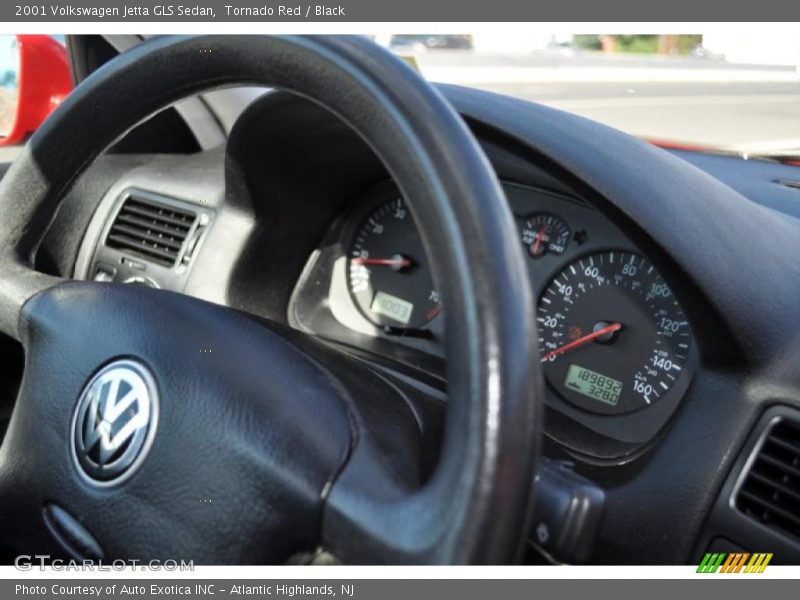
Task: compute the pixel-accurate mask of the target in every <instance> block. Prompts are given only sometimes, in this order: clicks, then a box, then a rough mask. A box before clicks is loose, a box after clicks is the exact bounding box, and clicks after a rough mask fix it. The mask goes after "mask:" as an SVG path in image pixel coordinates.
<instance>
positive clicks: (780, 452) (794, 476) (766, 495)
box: [736, 418, 800, 538]
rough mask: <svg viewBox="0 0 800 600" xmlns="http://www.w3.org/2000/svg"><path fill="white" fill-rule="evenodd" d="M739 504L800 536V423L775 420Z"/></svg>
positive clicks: (768, 523) (753, 515)
mask: <svg viewBox="0 0 800 600" xmlns="http://www.w3.org/2000/svg"><path fill="white" fill-rule="evenodd" d="M736 507H737V508H738V509H739V510H740V511H742V512H743V513H744V514H746V515H747V516H749V517H751V518H753V519H756V520H757V521H760V522H761V523H763V524H764V525H766V526H768V527H770V528H773V529H777V530H779V531H782V532H784V533H788V534H789V535H791V536H794V537H796V538H800V422H797V421H791V420H788V419H785V418H784V419H780V420H778V421H777V422H773V423H772V424H771V426H770V428H769V429H768V431H767V432H766V434H765V435H764V441H763V443H762V444H761V446H760V447H757V449H756V454H755V455H754V456H753V457H752V459H751V460H750V466H749V469H748V471H747V472H746V474H745V476H744V478H743V479H742V483H741V486H740V487H739V491H738V493H737V494H736Z"/></svg>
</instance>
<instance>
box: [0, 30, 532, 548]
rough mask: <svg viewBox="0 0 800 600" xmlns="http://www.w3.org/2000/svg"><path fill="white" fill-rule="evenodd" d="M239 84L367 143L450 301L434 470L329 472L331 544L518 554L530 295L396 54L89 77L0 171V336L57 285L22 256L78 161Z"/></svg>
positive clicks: (451, 124)
mask: <svg viewBox="0 0 800 600" xmlns="http://www.w3.org/2000/svg"><path fill="white" fill-rule="evenodd" d="M238 84H258V85H266V86H275V87H280V88H283V89H286V90H288V91H291V92H294V93H297V94H300V95H302V96H305V97H307V98H309V99H311V100H313V101H314V102H317V103H319V104H321V105H322V106H324V107H325V108H327V109H328V110H330V111H332V112H334V113H335V114H337V115H338V116H339V117H340V118H342V119H343V120H344V121H345V122H346V123H348V124H349V125H350V126H351V127H352V128H353V129H354V130H356V131H357V132H358V133H359V134H360V135H361V136H362V137H363V138H364V139H365V140H366V141H367V143H369V144H370V146H371V147H372V148H373V149H374V150H375V152H376V153H377V154H378V155H379V156H380V157H381V158H382V160H383V161H384V163H385V164H386V166H387V168H388V170H389V172H390V174H391V175H392V176H393V178H394V179H395V181H396V182H397V183H398V185H399V187H400V189H401V190H402V191H403V193H404V196H405V197H406V198H407V201H408V204H409V207H410V209H411V211H412V214H413V215H414V217H415V220H416V222H417V223H418V227H419V230H420V234H421V237H422V239H423V243H424V246H425V249H426V251H427V253H428V256H431V257H435V259H434V260H433V261H432V262H433V264H432V269H433V273H434V277H435V278H436V280H437V282H439V288H440V290H441V295H442V300H443V303H444V305H445V306H447V317H446V321H445V325H446V326H445V331H446V336H445V350H446V356H447V357H448V380H449V384H448V386H449V397H450V398H451V401H450V402H449V403H448V408H447V416H446V418H447V426H446V433H445V439H444V443H443V450H442V454H441V458H440V461H439V464H438V466H437V468H436V471H435V473H434V475H433V477H432V478H431V479H430V481H429V482H428V483H426V484H425V485H424V486H423V487H422V488H421V489H420V490H417V491H414V493H410V494H408V495H405V496H403V497H402V498H390V499H386V498H383V499H378V498H376V497H374V496H370V495H364V494H362V492H363V489H360V486H359V485H358V483H355V484H354V485H350V486H347V485H341V484H340V482H343V481H344V482H347V481H349V480H353V477H352V476H350V475H349V474H348V467H349V466H350V465H351V464H352V463H353V461H352V460H351V461H350V462H349V463H348V464H347V465H346V466H345V468H344V469H343V472H342V473H341V474H340V475H339V477H338V479H337V480H336V483H335V485H334V486H333V490H332V491H331V493H330V495H329V497H328V498H327V502H326V506H325V510H326V513H325V514H326V517H325V527H324V528H325V538H326V543H327V544H329V545H330V546H332V547H333V548H334V550H338V553H339V554H340V555H341V557H342V558H343V559H345V560H352V561H357V562H364V561H369V562H456V563H463V562H508V561H511V560H514V559H515V558H516V556H517V553H518V551H519V548H520V546H521V543H522V541H523V540H524V539H525V534H526V531H525V524H526V517H527V515H528V512H529V509H530V504H531V498H532V493H533V473H534V469H535V463H536V460H537V459H538V444H539V410H540V408H539V404H540V402H539V399H540V398H541V397H542V393H541V375H540V370H539V366H538V361H537V360H536V338H535V328H534V326H533V314H532V312H533V311H532V310H531V307H532V306H533V300H532V297H531V291H530V288H529V286H528V283H527V275H526V271H525V267H524V264H523V259H522V253H521V250H520V248H519V245H518V244H517V243H515V241H516V235H515V227H514V222H513V218H512V216H511V214H510V212H509V209H508V205H507V203H506V201H505V198H504V195H503V192H502V189H501V187H500V185H499V183H498V181H497V179H496V177H495V175H494V173H493V171H492V168H491V166H490V164H489V162H488V160H487V159H486V157H485V156H484V155H483V153H482V151H481V149H480V147H479V146H478V144H477V142H476V141H475V139H474V138H473V136H472V134H471V133H470V132H469V130H468V128H467V127H466V125H465V124H464V123H463V121H462V120H461V119H460V117H459V116H458V115H457V114H456V113H455V112H454V110H453V109H452V108H451V107H450V106H449V105H448V104H447V102H446V101H445V100H444V99H443V98H442V97H441V96H440V95H439V93H438V92H436V91H435V90H434V89H433V88H432V87H431V86H429V85H428V84H427V83H425V82H424V81H423V80H422V78H421V77H420V76H419V75H417V74H416V73H415V72H413V71H412V70H411V69H410V68H408V67H407V66H406V65H405V64H404V63H402V61H400V60H398V59H397V58H395V57H394V56H393V55H391V54H390V53H389V52H388V51H385V50H383V49H380V48H378V47H377V46H375V45H374V44H372V43H371V42H369V41H367V40H365V39H362V38H353V37H344V36H332V37H326V36H319V37H317V36H307V37H295V36H275V37H261V36H242V37H221V36H194V37H171V38H157V39H154V40H151V41H148V42H146V43H144V44H142V45H141V46H139V47H137V48H135V49H133V50H131V51H129V52H127V53H125V54H124V55H122V56H120V57H118V58H117V59H115V60H113V61H111V62H110V63H108V64H107V65H105V66H104V67H102V68H101V69H99V70H98V71H97V72H95V73H94V74H93V75H92V76H91V77H89V78H88V79H87V80H86V81H85V82H84V83H82V84H81V85H80V86H79V87H78V88H76V90H75V91H74V92H73V93H72V94H71V95H70V96H69V97H68V98H67V100H66V101H65V102H64V103H63V104H62V106H61V107H60V108H59V109H58V110H57V111H56V112H55V113H54V114H53V115H52V116H51V118H50V119H49V120H48V121H47V122H46V123H45V124H44V125H43V126H42V128H40V130H39V131H37V132H36V134H35V135H34V136H33V137H32V138H31V140H30V142H29V143H28V145H27V146H26V147H25V149H24V151H23V152H22V154H21V155H20V157H19V158H18V159H17V160H16V161H15V163H14V165H13V166H12V167H11V169H10V170H9V171H8V173H7V174H6V176H5V177H4V179H3V180H2V182H0V208H1V209H2V211H3V213H4V214H5V215H8V218H7V219H6V226H4V227H3V228H2V230H0V281H2V282H3V284H2V286H1V287H0V331H2V332H4V333H6V334H9V335H11V336H13V337H15V338H17V339H19V340H21V341H22V342H23V345H24V346H25V349H26V352H28V351H29V349H30V348H29V344H31V336H30V335H29V330H30V327H31V326H30V321H31V320H32V317H31V314H30V312H31V311H32V310H33V309H30V308H26V307H31V306H35V305H36V304H37V303H36V302H33V301H32V300H31V299H37V298H41V297H42V295H46V294H48V293H51V290H53V289H55V290H58V289H59V288H63V287H64V284H60V280H59V279H58V278H53V277H50V276H46V275H43V274H40V273H36V272H35V271H34V270H33V268H32V267H31V265H32V259H33V256H34V254H35V252H36V249H37V248H38V245H39V243H40V242H41V239H42V237H43V235H44V233H45V231H46V229H47V226H48V225H49V223H50V222H51V221H52V219H53V218H54V215H55V213H56V210H57V209H58V206H59V204H60V202H61V200H62V199H63V197H64V195H65V193H66V191H67V190H68V189H69V187H70V186H71V185H72V183H73V182H74V181H75V179H76V178H77V177H78V176H79V175H80V174H81V173H82V172H84V171H85V170H86V168H87V167H88V166H89V165H90V164H91V162H92V161H93V160H94V159H95V158H96V157H97V156H98V155H99V154H100V153H101V152H102V151H103V150H105V149H106V148H107V147H109V146H110V145H111V143H112V142H113V141H114V140H115V139H118V138H119V137H120V136H121V135H123V134H124V133H125V132H126V131H127V130H129V129H130V128H131V127H133V126H134V125H135V124H137V123H138V122H140V121H142V120H143V119H145V118H147V117H148V116H149V115H151V114H153V113H154V112H155V111H157V110H159V109H161V108H163V107H165V106H168V105H169V104H171V103H173V102H176V101H178V100H180V99H182V98H184V97H186V96H188V95H191V94H195V93H199V92H202V91H206V90H208V89H210V88H215V87H222V86H230V85H238ZM76 146H77V147H79V148H80V149H81V151H80V152H74V151H73V149H74V148H75V147H76ZM91 285H93V284H89V283H85V284H77V283H72V284H69V286H80V287H83V286H91ZM128 293H129V292H126V294H128ZM135 293H148V294H151V293H152V292H151V291H141V292H140V291H137V292H135ZM187 301H188V299H187ZM39 304H41V302H40V303H39ZM51 304H52V303H51ZM218 310H223V309H218ZM454 322H457V323H459V327H452V326H451V325H450V324H452V323H454ZM25 400H26V399H24V398H21V399H20V400H19V401H18V403H19V402H24V401H25ZM17 412H19V411H17V410H16V409H15V413H17ZM12 422H13V419H12ZM2 458H3V455H2V454H0V461H1V460H2ZM2 468H3V465H2V463H1V462H0V471H2ZM1 479H2V478H1V477H0V480H1ZM500 515H502V517H501V516H500ZM347 539H350V540H357V542H356V543H345V542H342V540H347Z"/></svg>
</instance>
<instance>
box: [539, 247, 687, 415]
mask: <svg viewBox="0 0 800 600" xmlns="http://www.w3.org/2000/svg"><path fill="white" fill-rule="evenodd" d="M537 324H538V329H539V340H540V344H541V348H540V350H541V360H542V367H543V369H544V373H545V376H546V378H547V380H548V381H549V383H550V385H551V386H552V387H553V388H554V389H555V390H556V391H557V392H558V393H559V394H560V395H561V396H562V397H563V398H565V399H566V400H567V401H569V402H571V403H572V404H574V405H576V406H578V407H579V408H581V409H584V410H586V411H590V412H593V413H600V414H619V413H626V412H631V411H635V410H638V409H641V408H645V407H647V406H650V405H652V404H654V403H656V402H658V401H660V400H661V399H663V398H664V397H665V396H666V395H667V394H669V392H670V390H671V389H672V387H673V384H675V382H676V381H677V380H678V378H679V376H680V374H681V371H682V370H683V369H684V368H686V365H687V357H688V354H689V349H690V346H691V343H692V339H691V332H690V329H689V324H688V322H687V320H686V316H685V315H684V312H683V309H682V308H681V306H680V305H679V303H678V301H677V300H676V299H675V297H674V296H673V294H672V290H671V289H670V288H669V286H668V285H667V284H666V283H665V282H664V280H663V279H662V277H661V275H660V274H659V273H658V271H657V270H656V268H655V267H654V266H653V265H652V264H651V263H650V262H649V261H648V260H647V259H645V258H643V257H642V256H640V255H639V254H636V253H632V252H623V251H616V250H607V251H602V252H595V253H592V254H588V255H586V256H583V257H581V258H579V259H577V260H574V261H573V262H570V263H568V264H567V265H566V266H565V267H564V268H563V269H561V270H560V271H559V272H558V273H557V274H556V275H555V277H553V278H552V279H551V280H550V282H549V284H548V285H547V286H546V287H545V289H544V291H543V293H542V295H541V297H540V299H539V306H538V308H537Z"/></svg>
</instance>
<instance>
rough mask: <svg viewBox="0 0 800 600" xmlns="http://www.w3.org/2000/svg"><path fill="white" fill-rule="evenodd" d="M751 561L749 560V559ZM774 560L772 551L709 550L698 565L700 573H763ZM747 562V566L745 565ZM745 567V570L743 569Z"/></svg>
mask: <svg viewBox="0 0 800 600" xmlns="http://www.w3.org/2000/svg"><path fill="white" fill-rule="evenodd" d="M748 558H749V559H750V562H747V559H748ZM771 560H772V553H765V552H757V553H754V554H750V553H749V552H733V553H731V554H728V553H726V552H707V553H706V555H705V556H704V557H703V560H702V561H701V562H700V566H698V567H697V572H698V573H716V572H717V571H718V570H719V572H720V573H739V572H742V573H763V572H764V569H766V568H767V565H768V564H769V563H770V561H771ZM745 563H747V566H745ZM743 568H744V570H742V569H743Z"/></svg>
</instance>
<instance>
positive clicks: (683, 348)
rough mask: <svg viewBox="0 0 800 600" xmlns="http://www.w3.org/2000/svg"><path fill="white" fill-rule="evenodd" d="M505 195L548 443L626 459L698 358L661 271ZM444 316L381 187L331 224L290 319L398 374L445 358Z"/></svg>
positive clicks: (595, 223) (611, 234)
mask: <svg viewBox="0 0 800 600" xmlns="http://www.w3.org/2000/svg"><path fill="white" fill-rule="evenodd" d="M503 187H504V190H505V192H506V196H507V198H508V201H509V204H510V206H511V209H512V212H513V213H514V216H515V219H516V221H517V225H518V228H517V234H518V238H519V243H520V245H521V247H522V249H523V252H524V254H525V257H526V263H527V267H528V273H529V278H530V282H531V286H532V289H533V291H534V297H535V298H536V303H535V306H531V311H533V312H534V314H535V318H536V323H537V329H538V339H539V348H540V361H541V364H542V369H543V372H544V375H545V379H546V382H547V399H546V404H547V406H548V407H549V408H550V409H551V411H549V412H550V413H552V415H553V416H552V417H551V418H550V419H549V420H550V421H551V422H552V423H554V426H553V427H552V428H550V431H547V432H548V434H549V435H550V436H551V437H552V438H553V439H555V440H556V441H558V442H560V443H561V444H562V445H563V446H565V447H566V448H567V449H570V450H572V451H574V452H576V453H579V454H581V455H582V456H586V457H591V458H594V459H597V460H607V459H620V458H621V457H624V456H626V455H631V454H632V453H634V452H635V450H637V449H638V448H640V447H642V446H643V445H645V444H646V443H647V442H648V441H649V440H651V439H652V438H653V437H654V435H655V434H656V433H657V432H658V430H659V429H660V428H661V427H663V425H664V424H665V423H666V420H667V419H668V417H669V415H670V414H671V413H672V412H673V411H674V409H675V408H676V407H677V404H678V402H679V401H680V399H681V398H682V396H683V395H684V393H685V391H686V389H687V388H688V385H689V383H690V381H691V377H692V374H693V372H694V368H695V366H696V362H697V358H696V357H697V351H696V348H695V344H694V340H693V335H692V329H691V326H690V324H689V321H688V319H687V317H686V314H685V312H684V309H683V307H682V305H681V303H680V301H679V299H678V298H677V297H676V295H675V293H674V290H673V289H672V287H671V286H670V284H669V283H668V282H667V281H666V280H665V278H664V277H663V276H662V273H661V272H660V271H659V268H658V267H657V266H656V265H655V264H654V263H653V262H652V261H651V260H650V259H648V257H647V256H645V255H644V254H643V253H642V252H641V251H640V250H639V248H637V247H636V245H634V244H633V242H632V241H631V240H630V239H629V237H628V236H626V235H625V234H624V232H623V231H622V230H621V229H620V228H619V227H618V226H617V225H616V224H614V223H613V222H612V221H611V220H609V219H608V218H607V217H605V216H604V215H603V214H601V213H600V212H599V211H597V210H596V209H595V208H594V207H593V206H591V205H589V204H588V203H586V202H584V201H582V200H580V199H578V198H574V197H568V196H564V195H560V194H555V193H553V192H550V191H547V190H542V189H537V188H533V187H528V186H523V185H518V184H514V183H510V182H505V183H503ZM446 311H447V307H446V306H443V305H442V303H441V301H440V298H439V294H438V292H437V289H436V283H435V281H434V278H433V274H432V271H431V268H430V259H429V257H428V256H427V255H426V253H425V250H424V248H423V244H422V240H421V238H420V235H419V233H418V231H417V228H416V226H415V224H414V219H413V217H412V215H411V212H410V210H409V209H408V207H407V206H406V203H405V200H404V198H403V197H402V195H401V194H400V192H399V191H398V189H397V188H396V187H395V186H394V185H393V184H392V183H391V182H384V183H383V184H381V185H379V186H377V187H376V188H374V189H372V190H370V191H369V192H368V193H367V194H366V195H365V196H364V197H363V198H360V199H358V201H357V202H356V203H355V204H354V206H353V208H352V210H350V211H349V212H348V214H347V215H345V216H344V218H342V219H341V220H340V221H339V222H338V223H337V224H336V225H334V226H333V227H332V229H331V231H330V232H329V234H328V237H327V239H326V240H325V241H324V243H323V244H322V245H321V246H320V249H319V250H318V251H317V252H315V253H314V255H313V256H312V257H311V259H310V260H309V262H308V264H307V265H306V269H305V271H304V273H303V276H302V277H301V279H300V281H299V283H298V286H297V288H296V289H295V293H294V295H293V299H292V302H291V306H290V315H289V316H290V321H291V322H292V324H293V325H294V326H296V327H298V328H301V329H304V330H307V331H311V332H314V333H316V334H319V335H323V336H326V337H330V338H333V339H338V340H339V341H343V342H345V343H349V344H351V345H354V346H363V342H364V341H365V340H366V339H367V338H369V339H379V340H381V341H382V342H383V341H385V342H389V343H388V344H380V346H379V347H380V348H392V347H397V348H399V349H400V351H399V352H397V353H396V354H395V353H394V352H390V353H392V354H395V356H394V357H392V358H394V359H399V360H400V361H402V362H406V363H408V362H415V361H414V359H413V358H410V357H414V356H415V354H420V355H432V356H439V357H443V346H442V343H441V342H442V336H443V325H444V320H445V318H446ZM359 336H361V337H362V338H363V339H361V340H359ZM376 347H378V346H376ZM424 364H427V363H426V362H425V361H417V364H416V365H415V366H419V365H424ZM434 364H435V363H434ZM434 370H435V369H434ZM442 376H444V374H442ZM570 424H576V426H575V427H573V426H571V425H570ZM546 430H547V427H546Z"/></svg>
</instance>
